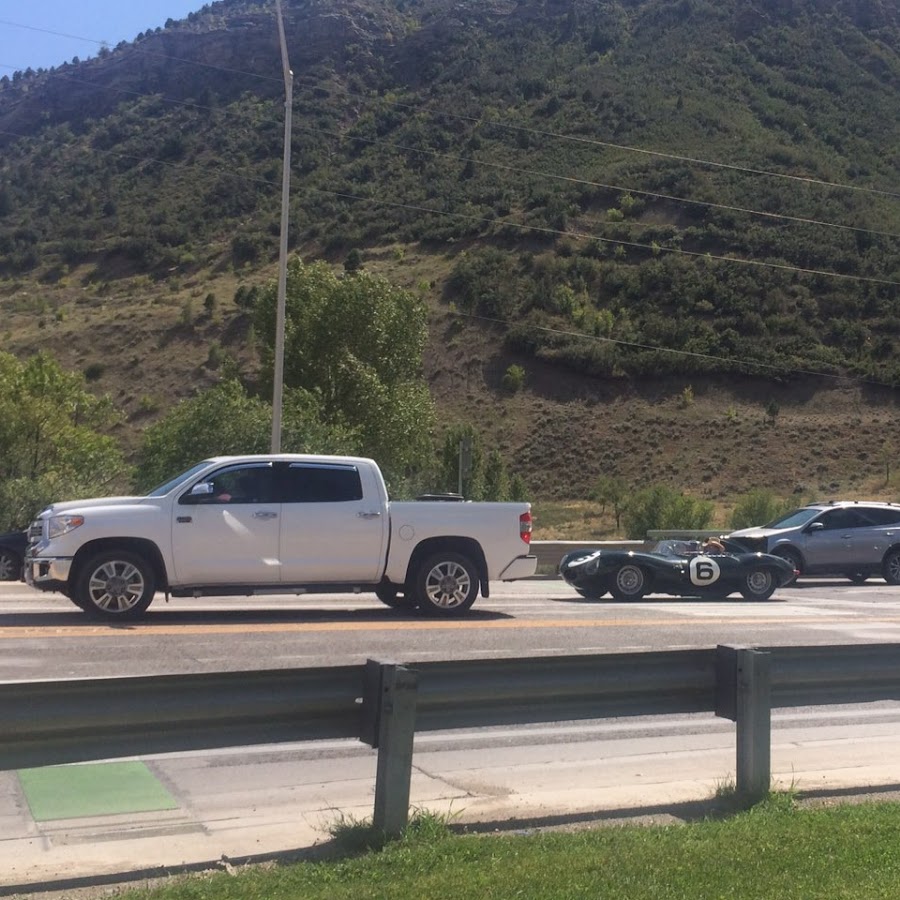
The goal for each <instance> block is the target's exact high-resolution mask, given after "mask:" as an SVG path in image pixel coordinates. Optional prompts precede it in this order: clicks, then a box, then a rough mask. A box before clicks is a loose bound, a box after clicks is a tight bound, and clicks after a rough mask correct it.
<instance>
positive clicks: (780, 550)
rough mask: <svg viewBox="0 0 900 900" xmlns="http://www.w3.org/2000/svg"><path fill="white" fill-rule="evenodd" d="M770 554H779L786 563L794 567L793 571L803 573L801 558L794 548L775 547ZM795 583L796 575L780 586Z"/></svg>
mask: <svg viewBox="0 0 900 900" xmlns="http://www.w3.org/2000/svg"><path fill="white" fill-rule="evenodd" d="M772 556H780V557H781V558H782V559H783V560H784V561H785V562H786V563H790V564H791V565H792V566H793V567H794V571H795V572H799V573H800V574H801V575H802V574H803V560H802V559H801V558H800V554H799V553H798V552H797V551H796V550H792V549H791V548H790V547H776V548H775V549H774V550H773V551H772ZM796 583H797V576H796V575H795V576H794V577H793V578H791V579H790V581H786V582H785V583H784V584H783V585H782V587H787V586H788V585H791V584H796Z"/></svg>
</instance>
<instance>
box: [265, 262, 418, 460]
mask: <svg viewBox="0 0 900 900" xmlns="http://www.w3.org/2000/svg"><path fill="white" fill-rule="evenodd" d="M275 316H276V285H275V284H274V283H273V284H271V285H269V286H268V287H267V288H266V289H265V290H263V291H262V292H261V294H260V298H259V301H258V303H257V306H256V309H255V318H254V324H255V327H256V332H257V335H258V336H259V339H260V341H261V343H262V348H261V358H262V363H263V369H264V380H265V382H266V383H267V384H271V380H272V371H273V365H274V343H275ZM426 337H427V330H426V307H425V303H424V300H423V299H422V298H421V297H419V296H417V295H416V294H413V293H411V292H409V291H405V290H402V289H400V288H397V287H394V286H393V285H391V284H390V283H389V282H387V281H385V280H384V279H383V278H379V277H377V276H375V275H371V274H369V273H367V272H365V271H360V272H355V273H353V274H347V275H344V276H343V277H339V276H338V275H336V274H335V273H334V272H333V271H332V270H331V269H330V268H329V267H328V266H327V265H326V264H325V263H322V262H317V263H312V264H309V265H307V264H305V263H303V262H302V261H301V260H300V259H294V260H292V261H291V263H290V265H289V267H288V278H287V292H286V300H285V340H284V384H285V386H286V387H293V388H300V389H302V390H303V391H306V392H308V393H309V394H311V395H313V396H314V397H315V398H316V402H317V405H318V410H319V415H320V416H321V418H322V422H323V423H324V424H325V425H328V426H330V427H337V428H340V429H343V430H345V431H346V430H349V431H352V432H354V433H355V434H356V435H357V436H358V438H359V446H360V449H361V452H363V453H366V454H367V455H370V456H372V457H374V458H375V459H376V460H378V462H379V464H380V465H381V466H382V468H383V469H384V470H385V472H386V473H387V474H388V476H389V477H390V476H395V477H397V476H402V475H403V474H404V473H406V472H407V471H408V470H409V469H411V468H417V467H421V466H423V465H425V464H426V463H428V462H429V461H430V459H431V455H432V445H431V428H432V423H433V418H434V410H433V406H432V401H431V396H430V394H429V392H428V386H427V385H426V384H425V382H424V380H423V378H422V375H421V367H422V354H423V352H424V348H425V339H426Z"/></svg>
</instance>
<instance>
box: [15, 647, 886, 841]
mask: <svg viewBox="0 0 900 900" xmlns="http://www.w3.org/2000/svg"><path fill="white" fill-rule="evenodd" d="M885 698H900V644H867V645H865V644H864V645H850V646H825V647H770V648H763V649H757V648H749V647H737V646H719V647H717V648H716V649H709V650H703V649H700V650H679V651H662V652H651V653H621V654H617V653H612V654H601V655H585V656H560V657H540V658H537V659H497V660H463V661H452V662H450V661H448V662H422V663H411V664H408V665H400V664H397V663H380V662H377V661H374V660H370V661H369V662H368V663H366V665H365V666H335V667H326V668H316V669H280V670H265V671H251V672H226V673H214V674H200V675H177V676H176V675H163V676H141V677H131V678H97V679H85V680H72V681H39V682H18V681H13V682H2V683H0V722H2V723H3V728H2V730H0V770H3V769H15V768H21V767H35V766H45V765H55V764H60V763H66V762H76V761H83V760H90V759H110V758H114V757H117V756H123V755H136V754H142V753H144V754H146V753H161V752H176V751H191V750H203V749H210V748H214V747H227V746H245V745H252V744H260V743H277V742H285V741H306V740H316V739H324V738H341V737H344V738H351V737H356V738H359V739H360V740H362V741H364V742H365V743H368V744H370V745H371V746H373V747H377V748H378V767H377V775H376V784H375V815H374V825H375V827H377V828H380V829H382V830H383V831H385V832H387V833H396V832H397V831H399V830H401V829H402V828H403V826H404V825H405V824H406V821H407V815H408V807H409V784H410V776H411V771H412V746H413V736H414V734H415V732H416V731H434V730H441V729H447V728H460V727H483V726H490V725H501V724H511V723H515V724H528V723H534V722H552V721H567V720H574V719H600V718H605V717H610V716H636V715H649V714H661V715H665V714H675V713H685V712H711V713H715V714H716V715H717V716H720V717H724V718H728V719H731V720H732V721H734V722H735V723H736V726H737V728H736V750H737V757H736V760H737V765H736V773H737V778H736V783H737V790H738V793H739V794H741V795H743V796H744V797H745V798H746V799H747V800H748V801H753V800H755V799H757V798H759V797H760V796H762V795H763V794H764V793H765V792H766V791H767V790H768V788H769V782H770V774H771V766H770V759H769V757H770V745H771V734H770V730H771V722H770V719H771V715H770V711H771V708H772V707H773V706H774V707H781V706H798V705H804V706H812V705H822V704H841V703H862V702H867V701H871V700H876V699H885Z"/></svg>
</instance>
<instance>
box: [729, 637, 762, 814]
mask: <svg viewBox="0 0 900 900" xmlns="http://www.w3.org/2000/svg"><path fill="white" fill-rule="evenodd" d="M716 715H717V716H721V717H723V718H726V719H731V720H732V721H733V722H736V723H737V774H736V785H735V787H736V790H737V793H738V796H739V797H741V798H742V799H743V800H745V801H747V802H748V803H756V802H758V801H759V800H762V798H763V797H765V795H766V794H767V793H768V792H769V787H770V785H771V781H772V678H771V654H769V653H765V652H763V651H761V650H754V649H753V648H752V647H729V646H724V645H720V646H719V647H717V648H716Z"/></svg>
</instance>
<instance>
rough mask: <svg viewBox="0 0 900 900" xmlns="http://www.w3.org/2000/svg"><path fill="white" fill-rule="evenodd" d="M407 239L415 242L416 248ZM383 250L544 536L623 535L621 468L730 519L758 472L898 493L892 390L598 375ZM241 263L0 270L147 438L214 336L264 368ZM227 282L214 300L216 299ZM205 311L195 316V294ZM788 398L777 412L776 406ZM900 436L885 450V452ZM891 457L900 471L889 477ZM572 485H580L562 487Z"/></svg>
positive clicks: (441, 365)
mask: <svg viewBox="0 0 900 900" xmlns="http://www.w3.org/2000/svg"><path fill="white" fill-rule="evenodd" d="M400 249H402V248H400ZM365 260H366V261H365V264H366V266H367V267H369V268H370V269H372V270H374V271H378V272H379V273H380V274H384V275H385V276H386V277H389V278H391V279H392V280H394V281H396V282H397V283H399V284H402V285H403V286H405V287H408V288H410V289H414V290H419V291H422V292H423V293H424V294H425V295H426V296H427V297H428V299H429V302H430V303H431V304H432V308H433V315H432V323H431V331H430V341H429V346H428V348H427V352H426V355H425V376H426V378H427V381H428V383H429V386H430V389H431V392H432V395H433V397H434V400H435V403H436V405H437V408H438V411H439V417H438V418H439V422H440V423H441V424H442V425H443V426H447V425H451V424H454V423H459V422H474V423H476V424H477V425H478V426H479V427H480V429H481V433H482V436H483V438H484V441H485V444H486V445H487V446H488V447H498V448H499V449H500V450H501V451H502V453H503V454H504V457H505V459H506V461H507V464H508V466H509V468H510V469H511V470H512V471H513V472H517V473H519V474H521V475H522V476H523V477H524V478H525V480H526V483H527V484H528V485H529V488H530V491H531V496H532V499H533V500H534V501H536V504H537V506H536V520H537V521H536V527H535V535H536V537H537V538H539V539H546V540H549V539H554V538H558V539H566V538H575V539H577V538H583V537H592V538H596V539H602V538H604V537H611V536H614V535H615V531H616V529H615V521H614V518H613V516H612V514H611V512H610V511H609V510H607V511H606V512H605V513H604V512H603V511H601V510H599V509H598V508H597V506H596V504H593V503H591V502H589V500H588V498H589V497H590V495H591V490H592V487H593V485H594V484H595V483H596V480H597V479H598V478H599V477H600V476H603V475H616V476H618V477H621V478H623V479H625V480H626V481H627V482H628V483H629V484H630V485H632V486H633V487H634V488H636V489H637V488H639V487H642V486H645V485H648V484H653V483H666V484H669V485H671V486H674V487H677V488H679V489H682V490H684V491H686V492H688V493H690V494H692V495H695V496H698V497H701V498H703V499H708V500H712V501H713V502H714V504H715V506H716V519H715V522H714V523H713V524H714V527H716V526H718V525H723V526H724V525H726V524H727V521H728V516H729V515H730V510H731V507H732V506H733V504H734V501H735V499H736V498H737V497H738V496H739V495H740V494H743V493H745V492H747V491H749V490H751V489H752V488H761V487H765V488H769V489H771V490H773V491H774V492H776V493H777V494H779V495H780V496H785V497H786V496H792V497H795V498H796V499H797V500H798V502H799V501H802V500H805V499H809V498H833V497H850V498H854V497H855V498H859V499H863V498H878V499H892V500H897V499H900V486H898V484H900V481H898V479H897V477H896V476H894V475H893V473H894V470H896V469H897V468H898V467H900V459H898V453H897V448H898V447H900V416H898V414H897V413H898V409H897V399H898V398H897V394H896V393H895V392H892V391H888V390H886V389H879V388H875V387H871V386H865V385H861V384H860V383H858V382H852V381H846V382H840V381H835V380H834V379H825V378H821V379H816V378H814V377H809V376H802V377H801V376H798V377H797V378H795V379H792V380H791V382H790V383H788V384H775V383H772V382H768V381H752V380H749V379H732V380H725V379H700V378H665V379H663V378H661V379H647V380H645V381H643V382H639V383H636V382H629V381H618V380H612V379H601V378H590V377H586V376H581V375H578V374H575V373H572V372H570V371H567V370H565V369H560V368H557V367H554V366H551V365H549V364H547V363H544V362H541V361H539V360H534V359H530V358H526V357H519V356H515V355H512V354H510V353H509V352H507V351H506V350H505V349H504V347H503V339H504V333H503V330H502V329H501V328H499V327H496V326H490V325H484V324H482V323H475V322H472V321H471V320H468V319H465V318H462V317H460V316H458V315H457V314H456V313H455V312H454V311H453V309H452V307H448V305H447V304H446V302H445V300H444V299H442V298H441V297H440V296H439V288H440V284H441V282H442V279H443V278H444V277H445V276H446V274H447V272H448V271H449V269H450V267H451V266H452V258H450V257H449V256H440V255H429V254H425V253H421V252H418V251H413V250H410V249H406V250H405V251H404V252H400V251H399V250H398V248H388V249H386V250H382V251H379V252H378V253H377V254H372V255H371V256H370V257H365ZM272 274H274V270H273V269H271V268H270V270H268V271H261V272H247V273H242V274H241V275H240V276H238V275H235V273H234V272H232V271H230V270H227V269H224V270H222V271H220V272H218V273H216V272H205V273H203V274H200V275H189V274H183V273H179V272H174V273H172V274H171V276H170V277H169V279H168V280H167V281H162V282H154V281H151V280H150V279H148V278H146V277H143V276H141V277H138V278H130V279H122V280H120V281H115V282H110V283H107V284H93V283H90V282H89V281H88V280H87V278H86V276H87V275H88V271H87V270H76V271H73V272H69V273H66V274H65V276H64V277H61V278H58V279H57V280H55V281H53V282H52V283H43V284H42V283H39V282H26V281H16V280H12V279H6V280H2V281H0V316H2V322H3V326H2V333H3V337H4V341H3V344H4V348H5V349H8V350H10V351H12V352H14V353H16V354H18V355H21V356H25V355H27V354H29V353H32V352H34V351H35V350H37V349H40V348H43V349H47V350H49V351H50V352H52V353H53V354H54V355H55V356H56V357H57V358H58V359H59V360H60V362H61V363H62V364H63V365H64V366H65V367H66V368H69V369H71V370H75V371H80V372H88V371H89V372H90V373H91V375H92V377H93V378H94V380H93V381H92V382H91V385H92V387H94V388H95V389H96V390H98V391H100V392H106V393H109V395H110V396H111V398H112V399H113V401H114V402H115V404H116V405H117V406H118V407H119V408H121V409H123V410H124V411H125V414H126V416H127V418H128V420H129V421H128V424H127V425H126V426H124V427H122V428H121V429H120V431H119V435H118V436H119V437H120V439H121V440H122V441H123V444H124V445H125V446H126V447H128V448H134V447H135V446H136V445H137V442H138V440H139V438H140V432H141V429H142V428H143V427H145V426H146V424H147V423H149V422H151V421H153V419H154V418H155V417H156V416H158V415H160V414H162V413H163V412H164V411H165V410H166V409H167V408H168V406H169V405H171V404H172V403H174V402H176V401H177V400H178V399H181V398H184V397H187V396H190V395H192V394H193V393H194V392H195V391H197V390H200V389H203V388H205V387H208V386H209V385H211V384H213V383H214V382H215V380H216V379H217V377H218V373H217V371H216V370H215V369H213V368H211V367H210V366H208V365H207V360H208V354H209V347H210V346H211V345H212V344H213V343H215V342H218V343H219V344H220V345H221V347H222V350H223V352H224V353H227V354H229V355H231V356H232V357H234V358H235V359H237V360H239V362H240V365H241V366H242V368H243V370H244V371H245V372H247V373H249V374H253V373H254V372H255V369H256V366H257V359H256V354H255V352H254V349H253V347H252V346H251V345H250V344H249V342H248V329H249V321H248V319H247V317H246V316H244V315H241V313H240V311H239V310H238V309H237V308H236V307H235V306H234V303H233V297H234V291H235V289H236V287H237V286H238V285H239V284H240V283H245V284H248V285H249V284H259V283H262V282H264V281H265V279H266V277H267V276H271V275H272ZM210 292H212V293H214V294H215V295H216V300H217V304H216V307H217V308H216V311H215V313H214V315H213V316H212V317H209V316H207V315H206V314H205V312H204V309H203V298H204V297H205V296H206V295H207V294H208V293H210ZM186 307H189V308H190V310H191V316H190V323H189V324H185V321H184V319H185V309H186ZM512 364H517V365H520V366H522V367H523V368H524V370H525V373H526V374H525V386H524V388H523V389H522V390H521V391H519V392H517V393H514V394H510V393H509V392H508V391H505V390H504V389H503V387H502V379H503V375H504V373H505V372H506V370H507V368H508V367H509V366H510V365H512ZM773 399H774V400H775V401H776V403H777V404H778V407H779V410H780V411H779V413H778V415H777V416H776V418H775V419H774V420H773V419H771V418H770V417H769V416H767V414H766V406H767V404H768V403H769V402H770V401H771V400H773ZM886 453H887V455H885V454H886ZM887 469H890V473H891V475H892V479H891V480H890V481H888V480H887V479H886V477H885V476H886V474H887ZM563 501H565V502H563Z"/></svg>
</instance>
